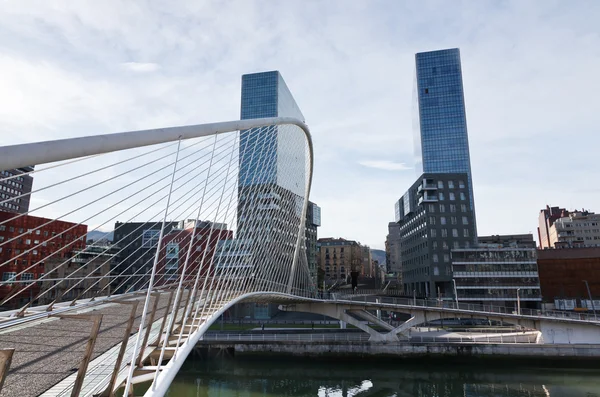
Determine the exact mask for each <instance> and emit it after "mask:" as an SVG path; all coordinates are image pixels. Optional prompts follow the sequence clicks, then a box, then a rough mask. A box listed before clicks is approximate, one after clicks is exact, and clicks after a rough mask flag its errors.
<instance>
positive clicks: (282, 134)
mask: <svg viewBox="0 0 600 397" xmlns="http://www.w3.org/2000/svg"><path fill="white" fill-rule="evenodd" d="M284 116H285V117H294V118H297V119H299V120H302V121H304V116H303V115H302V112H301V111H300V108H299V107H298V105H297V104H296V101H295V100H294V97H293V95H292V94H291V92H290V90H289V89H288V87H287V85H286V83H285V81H284V80H283V77H282V76H281V74H280V73H279V71H269V72H261V73H253V74H246V75H243V76H242V93H241V109H240V117H241V119H242V120H247V119H256V118H265V117H284ZM305 150H306V145H305V137H304V133H303V132H302V131H300V130H299V129H298V130H294V129H290V128H286V127H278V126H271V127H269V128H261V129H250V130H245V131H242V132H241V134H240V148H239V152H240V155H239V178H238V198H239V199H238V211H237V215H238V216H237V230H236V236H235V238H236V239H237V240H241V241H242V242H243V243H232V244H234V245H235V246H238V245H240V244H242V245H243V246H244V250H243V254H244V255H245V258H246V260H247V261H248V263H249V265H250V268H251V269H252V270H251V271H252V273H253V274H254V275H255V277H256V279H267V277H263V276H262V275H261V272H263V271H268V269H265V268H264V266H262V265H263V264H264V263H266V262H268V263H281V264H287V263H292V262H293V260H294V255H297V254H298V251H297V250H296V245H297V243H298V239H297V236H298V231H299V230H300V226H301V225H306V219H303V218H302V209H303V208H302V205H303V203H304V200H305V197H304V195H305V191H304V190H305V181H306V176H307V175H306V171H307V169H306V161H305V158H306V152H305ZM306 199H308V198H306ZM313 209H314V208H313ZM308 234H311V232H308ZM304 237H306V236H304ZM311 238H312V237H311ZM307 260H308V258H307ZM281 270H282V271H287V272H289V271H291V269H281ZM274 312H275V311H274V310H273V309H272V307H271V306H269V304H266V303H265V304H258V303H257V304H254V314H253V317H254V318H269V317H270V316H272V315H273V314H274Z"/></svg>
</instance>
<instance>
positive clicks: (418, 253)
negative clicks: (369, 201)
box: [396, 173, 475, 297]
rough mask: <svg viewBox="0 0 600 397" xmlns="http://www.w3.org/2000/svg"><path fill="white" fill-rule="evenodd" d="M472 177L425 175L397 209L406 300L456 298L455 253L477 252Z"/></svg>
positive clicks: (448, 174)
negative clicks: (408, 297) (473, 249)
mask: <svg viewBox="0 0 600 397" xmlns="http://www.w3.org/2000/svg"><path fill="white" fill-rule="evenodd" d="M467 177H468V175H467V174H466V173H459V174H451V173H444V174H441V173H440V174H437V173H434V174H423V175H421V177H420V178H419V179H418V180H417V181H416V182H415V183H414V184H413V185H412V186H411V187H410V189H409V190H408V191H407V192H406V193H405V194H404V196H403V197H402V198H401V199H400V200H398V202H397V203H396V220H397V223H398V225H399V229H400V230H399V234H400V246H401V254H400V257H401V268H402V283H403V285H404V292H405V293H406V294H409V295H413V294H416V295H418V296H426V297H437V296H438V294H441V295H442V296H445V297H448V296H450V295H451V293H452V264H451V260H450V250H452V249H458V248H470V247H473V234H474V233H475V225H474V214H473V210H472V209H471V207H470V205H469V202H470V197H469V194H470V191H469V188H468V184H467Z"/></svg>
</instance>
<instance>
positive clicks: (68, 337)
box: [0, 293, 169, 397]
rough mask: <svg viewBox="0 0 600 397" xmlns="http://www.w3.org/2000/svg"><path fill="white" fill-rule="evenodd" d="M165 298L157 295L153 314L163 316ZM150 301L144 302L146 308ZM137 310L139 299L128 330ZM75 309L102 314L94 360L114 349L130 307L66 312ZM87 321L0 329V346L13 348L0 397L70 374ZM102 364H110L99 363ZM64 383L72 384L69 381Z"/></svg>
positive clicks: (43, 387) (44, 386)
mask: <svg viewBox="0 0 600 397" xmlns="http://www.w3.org/2000/svg"><path fill="white" fill-rule="evenodd" d="M168 297H169V294H167V293H164V294H162V295H161V296H160V297H159V305H158V310H157V313H156V318H162V317H163V316H164V313H165V306H166V304H167V300H168ZM152 299H153V300H154V299H155V298H152ZM153 300H152V301H151V302H150V306H149V307H150V308H151V307H152V306H151V305H152V304H153V302H154V301H153ZM142 311H143V298H141V299H140V303H139V304H138V308H137V311H136V321H135V323H134V327H133V330H136V329H137V328H138V327H139V322H140V319H141V315H142ZM75 313H85V314H102V315H103V318H102V325H101V328H100V332H99V334H98V339H97V340H96V345H95V347H94V353H93V356H92V360H94V359H96V358H98V357H99V356H101V355H102V354H104V353H106V352H107V351H109V350H110V349H111V348H113V347H115V349H118V346H116V345H118V344H119V343H120V342H121V341H122V340H123V336H124V335H123V334H124V332H125V328H126V326H127V321H128V320H129V315H130V313H131V306H130V305H122V304H117V303H107V304H102V305H99V306H98V307H95V308H88V309H83V310H81V311H79V312H74V313H69V314H75ZM91 326H92V323H91V321H88V320H79V319H59V318H48V319H44V320H38V321H34V322H32V323H28V324H25V325H23V326H20V327H18V328H12V329H8V330H6V331H3V332H1V333H0V349H7V348H14V349H16V350H15V353H14V355H13V359H12V363H11V366H10V369H9V373H8V376H7V377H6V381H5V383H4V387H3V388H2V391H1V392H0V397H4V396H19V397H26V396H39V395H40V394H42V393H44V392H45V391H47V390H48V389H50V388H52V387H53V386H54V385H56V384H57V383H58V382H60V381H61V380H63V379H65V378H67V377H69V376H70V375H73V379H74V376H75V375H74V374H76V373H77V369H78V367H79V364H80V362H81V359H82V358H83V355H84V352H85V347H86V344H87V341H88V338H89V335H90V331H91ZM114 356H115V357H116V355H114ZM104 366H105V367H110V366H111V365H110V363H108V362H105V363H104ZM112 366H114V361H112ZM94 368H96V369H98V363H97V362H96V363H95V365H93V364H92V363H91V364H90V365H89V367H88V374H89V373H90V371H92V370H93V369H94ZM105 370H108V369H107V368H106V369H105ZM104 372H106V371H103V373H104ZM69 383H71V388H72V382H69ZM84 385H85V384H84ZM69 394H70V392H69ZM69 394H67V395H69ZM54 395H61V394H54Z"/></svg>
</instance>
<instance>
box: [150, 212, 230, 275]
mask: <svg viewBox="0 0 600 397" xmlns="http://www.w3.org/2000/svg"><path fill="white" fill-rule="evenodd" d="M211 225H213V224H212V223H211V222H203V221H200V222H198V223H197V228H196V236H195V238H194V244H193V246H192V252H191V254H190V263H189V264H188V268H187V270H186V274H187V275H188V276H187V277H186V280H190V279H192V280H193V279H194V277H195V275H196V273H197V272H198V269H199V267H200V266H201V269H202V270H201V272H202V274H205V273H206V271H207V270H208V268H209V266H210V263H211V260H212V258H213V255H214V253H215V247H216V246H217V243H218V242H219V240H230V239H232V238H233V232H232V231H231V230H227V225H225V224H222V223H215V224H214V226H212V233H211ZM193 227H194V222H193V221H192V222H187V223H186V225H185V226H184V229H173V230H171V232H170V233H169V234H167V235H166V236H164V238H163V242H162V244H161V252H160V255H159V262H158V266H157V278H156V284H157V285H163V284H167V283H172V282H175V280H178V277H179V274H181V271H182V270H183V266H184V264H185V258H186V256H187V252H188V245H189V242H190V239H191V237H192V232H193ZM205 253H206V254H205ZM203 261H204V262H203ZM201 263H202V264H201ZM213 269H214V265H213Z"/></svg>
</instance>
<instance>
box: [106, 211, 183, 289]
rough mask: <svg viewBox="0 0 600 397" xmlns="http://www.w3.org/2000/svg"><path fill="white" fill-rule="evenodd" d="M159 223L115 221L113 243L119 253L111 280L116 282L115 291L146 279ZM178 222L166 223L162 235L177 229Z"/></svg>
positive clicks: (152, 258)
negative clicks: (113, 279)
mask: <svg viewBox="0 0 600 397" xmlns="http://www.w3.org/2000/svg"><path fill="white" fill-rule="evenodd" d="M161 225H162V222H116V223H115V229H114V232H113V233H114V244H115V246H117V248H118V251H119V254H118V255H117V256H116V258H115V265H114V266H115V268H114V270H113V271H112V273H114V275H116V276H119V277H118V278H117V279H116V280H115V281H114V282H115V283H118V284H116V285H117V286H119V285H120V287H119V288H118V290H117V291H115V293H122V292H125V291H127V290H128V289H129V288H131V287H135V286H139V285H143V283H145V282H146V281H148V280H149V278H150V271H151V269H152V266H153V265H154V257H155V256H156V247H158V238H159V236H160V229H161ZM178 226H179V222H166V223H165V229H164V235H167V234H169V233H170V232H171V230H172V229H175V228H178Z"/></svg>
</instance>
